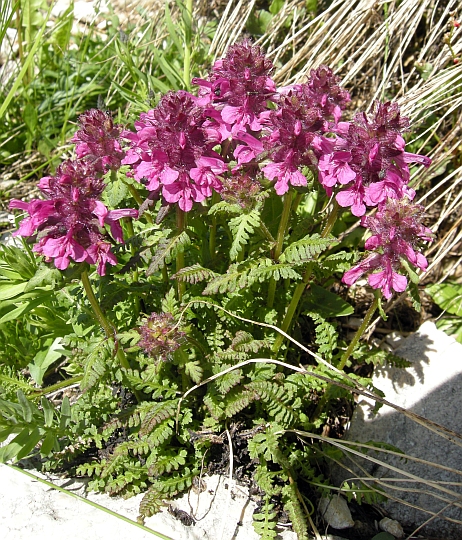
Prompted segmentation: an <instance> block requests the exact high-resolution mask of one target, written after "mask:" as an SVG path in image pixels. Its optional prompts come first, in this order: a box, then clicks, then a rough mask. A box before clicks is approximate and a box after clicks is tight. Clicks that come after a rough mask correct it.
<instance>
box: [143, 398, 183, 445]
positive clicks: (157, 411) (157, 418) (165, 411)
mask: <svg viewBox="0 0 462 540" xmlns="http://www.w3.org/2000/svg"><path fill="white" fill-rule="evenodd" d="M177 405H178V400H177V399H170V400H168V401H163V402H161V403H150V408H149V410H148V412H147V413H146V416H145V417H144V418H143V420H142V422H141V427H140V435H141V436H143V435H147V434H149V433H151V431H152V430H153V429H154V428H155V427H156V425H157V424H159V423H160V422H162V420H167V419H169V418H172V417H173V416H174V415H175V414H176V408H177Z"/></svg>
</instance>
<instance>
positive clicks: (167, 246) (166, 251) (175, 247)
mask: <svg viewBox="0 0 462 540" xmlns="http://www.w3.org/2000/svg"><path fill="white" fill-rule="evenodd" d="M190 244H191V239H190V238H189V236H188V233H187V232H186V231H183V232H181V233H180V234H178V235H175V236H171V237H167V238H162V239H161V240H160V241H159V243H158V244H157V246H156V251H155V254H154V257H153V258H152V260H151V263H150V265H149V268H148V269H147V271H146V274H147V275H148V276H150V275H151V274H154V272H157V271H158V270H159V269H160V268H162V267H163V266H165V264H168V263H169V262H170V261H171V260H172V259H173V258H174V257H176V256H177V255H178V253H182V252H183V251H184V250H185V248H186V247H187V246H189V245H190Z"/></svg>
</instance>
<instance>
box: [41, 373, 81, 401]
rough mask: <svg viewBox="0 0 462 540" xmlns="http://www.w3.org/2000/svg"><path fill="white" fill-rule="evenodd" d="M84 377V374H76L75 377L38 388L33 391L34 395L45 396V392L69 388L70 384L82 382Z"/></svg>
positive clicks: (49, 392)
mask: <svg viewBox="0 0 462 540" xmlns="http://www.w3.org/2000/svg"><path fill="white" fill-rule="evenodd" d="M82 379H83V375H76V376H75V377H71V378H70V379H66V380H64V381H60V382H57V383H55V384H52V385H51V386H47V387H46V388H42V389H41V390H37V391H36V392H34V393H33V396H34V397H36V396H43V395H45V394H51V392H56V391H57V390H61V388H67V387H68V386H72V385H73V384H76V383H78V382H80V381H81V380H82Z"/></svg>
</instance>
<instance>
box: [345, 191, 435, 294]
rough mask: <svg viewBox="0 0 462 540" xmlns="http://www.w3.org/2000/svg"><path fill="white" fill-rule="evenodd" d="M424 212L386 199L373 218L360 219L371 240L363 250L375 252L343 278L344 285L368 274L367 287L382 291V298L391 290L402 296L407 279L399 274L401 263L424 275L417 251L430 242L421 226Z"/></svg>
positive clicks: (424, 261)
mask: <svg viewBox="0 0 462 540" xmlns="http://www.w3.org/2000/svg"><path fill="white" fill-rule="evenodd" d="M423 215H424V208H423V207H422V206H420V205H417V204H412V203H411V202H410V201H409V200H408V199H407V198H403V199H393V198H390V199H387V200H386V201H385V202H383V203H381V204H380V205H379V208H378V210H377V212H376V214H375V215H373V216H367V217H364V218H363V220H362V221H363V225H365V226H367V227H368V228H369V229H370V230H371V232H372V236H371V237H370V238H369V239H368V240H367V241H366V245H365V247H366V249H367V250H368V251H375V253H371V254H370V255H368V256H367V257H366V258H365V259H363V260H362V261H361V262H360V263H359V264H358V265H356V266H354V267H353V268H351V269H350V270H348V272H346V273H345V275H344V276H343V280H342V281H343V282H344V283H346V284H347V285H352V284H353V283H355V282H356V281H357V280H358V279H359V278H360V277H361V276H362V275H363V274H365V273H366V272H370V271H375V270H379V271H378V272H374V273H372V274H369V277H368V281H369V285H370V286H371V287H372V288H374V289H381V290H382V293H383V295H384V296H385V298H387V299H390V298H391V296H392V290H394V291H396V292H403V291H404V290H405V289H406V286H407V279H406V277H405V276H403V275H402V274H399V273H398V270H399V269H400V268H402V266H403V259H405V260H407V261H408V262H410V263H411V264H412V265H413V266H416V267H417V268H419V269H420V270H422V271H425V270H426V268H427V266H428V263H427V259H426V258H425V257H424V256H423V255H422V254H421V253H419V252H418V251H416V248H417V245H418V243H419V242H420V241H422V240H424V241H428V242H429V241H431V240H432V237H433V233H432V232H431V230H430V229H428V228H427V227H425V226H424V225H422V219H423Z"/></svg>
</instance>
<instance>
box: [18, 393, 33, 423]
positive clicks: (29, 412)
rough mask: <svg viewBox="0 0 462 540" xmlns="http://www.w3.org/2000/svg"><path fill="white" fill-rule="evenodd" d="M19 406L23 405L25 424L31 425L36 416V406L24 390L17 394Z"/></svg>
mask: <svg viewBox="0 0 462 540" xmlns="http://www.w3.org/2000/svg"><path fill="white" fill-rule="evenodd" d="M16 395H17V396H18V401H19V404H20V405H21V411H22V417H23V419H24V421H25V422H27V423H28V424H30V423H31V422H32V418H33V415H34V412H35V411H34V409H35V406H34V405H33V404H32V403H31V402H30V401H29V400H28V399H27V398H26V396H25V395H24V392H23V391H22V390H18V391H17V392H16Z"/></svg>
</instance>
